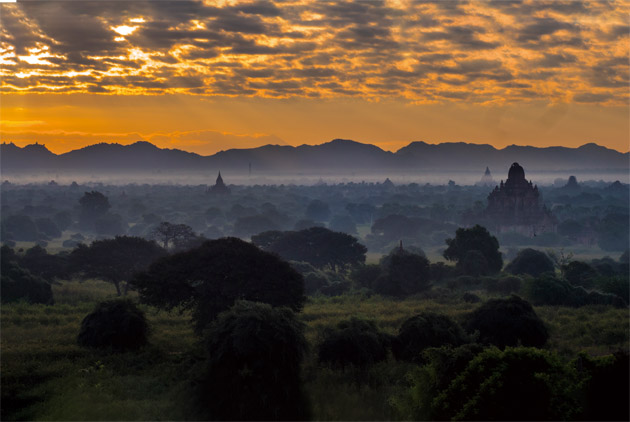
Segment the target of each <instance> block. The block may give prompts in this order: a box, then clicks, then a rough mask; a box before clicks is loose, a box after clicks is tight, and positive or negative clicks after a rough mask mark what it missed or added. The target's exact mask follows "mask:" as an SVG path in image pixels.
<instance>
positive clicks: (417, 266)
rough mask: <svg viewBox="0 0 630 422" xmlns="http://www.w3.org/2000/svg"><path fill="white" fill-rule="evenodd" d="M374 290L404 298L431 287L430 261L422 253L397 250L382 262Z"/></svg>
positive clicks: (374, 283)
mask: <svg viewBox="0 0 630 422" xmlns="http://www.w3.org/2000/svg"><path fill="white" fill-rule="evenodd" d="M380 265H381V275H380V276H379V277H377V278H376V280H374V282H373V289H374V291H376V292H377V293H380V294H382V295H385V296H397V297H404V296H408V295H413V294H416V293H420V292H422V291H424V290H427V289H428V288H430V287H431V282H430V276H431V272H430V267H429V260H428V259H427V258H426V257H425V256H424V254H421V253H414V252H410V251H407V250H406V249H402V248H396V249H394V250H393V251H392V252H391V253H390V254H389V255H386V256H385V257H383V259H382V260H381V264H380Z"/></svg>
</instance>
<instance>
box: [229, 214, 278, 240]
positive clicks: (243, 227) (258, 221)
mask: <svg viewBox="0 0 630 422" xmlns="http://www.w3.org/2000/svg"><path fill="white" fill-rule="evenodd" d="M276 229H278V225H276V224H275V223H274V222H273V221H271V220H270V219H269V218H267V217H265V216H264V215H252V216H249V217H241V218H239V219H237V220H236V222H235V223H234V234H235V235H237V236H241V237H249V236H251V235H252V234H256V233H261V232H265V231H273V230H276Z"/></svg>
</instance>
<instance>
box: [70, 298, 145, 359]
mask: <svg viewBox="0 0 630 422" xmlns="http://www.w3.org/2000/svg"><path fill="white" fill-rule="evenodd" d="M148 335H149V325H148V324H147V320H146V318H145V316H144V313H143V312H142V311H141V310H140V309H138V307H137V306H136V305H135V304H134V303H133V302H131V301H130V300H120V299H117V300H108V301H105V302H101V303H99V304H98V305H96V308H94V310H93V311H92V312H90V313H89V314H88V315H87V316H86V317H85V318H83V321H82V322H81V329H80V331H79V335H78V337H77V342H78V343H79V345H81V346H84V347H92V348H96V349H111V350H114V351H126V350H135V349H139V348H141V347H142V346H144V345H145V344H147V337H148Z"/></svg>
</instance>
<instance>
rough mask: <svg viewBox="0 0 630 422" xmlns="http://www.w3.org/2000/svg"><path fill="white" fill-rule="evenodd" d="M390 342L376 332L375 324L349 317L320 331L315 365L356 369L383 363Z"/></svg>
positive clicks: (386, 336) (371, 321)
mask: <svg viewBox="0 0 630 422" xmlns="http://www.w3.org/2000/svg"><path fill="white" fill-rule="evenodd" d="M390 342H391V339H390V337H389V336H388V335H386V334H384V333H382V332H380V331H379V329H378V327H377V326H376V322H374V321H373V320H366V319H361V318H356V317H352V318H350V319H349V320H344V321H341V322H339V323H338V324H337V326H336V327H329V328H328V329H326V330H325V331H324V334H323V338H322V341H321V343H320V344H319V347H318V351H317V357H318V360H319V362H322V363H328V364H330V365H332V366H334V367H339V368H345V367H346V366H349V365H355V366H357V367H360V368H365V367H367V366H370V365H373V364H374V363H377V362H381V361H384V360H385V359H386V358H387V349H388V347H389V344H390Z"/></svg>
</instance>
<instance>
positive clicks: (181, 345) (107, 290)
mask: <svg viewBox="0 0 630 422" xmlns="http://www.w3.org/2000/svg"><path fill="white" fill-rule="evenodd" d="M53 290H54V295H55V301H56V304H55V305H52V306H44V305H29V304H24V303H17V304H9V305H3V306H2V313H1V321H2V336H1V350H2V356H1V357H2V361H1V369H2V378H1V382H2V419H3V420H182V419H189V418H192V417H194V416H193V415H192V414H191V412H190V411H189V408H188V404H187V403H188V400H187V393H186V391H187V388H188V382H189V381H188V379H189V377H190V371H191V370H193V368H194V363H195V362H197V361H198V360H199V356H200V351H199V349H198V346H197V344H196V342H197V337H196V336H195V335H194V334H193V331H192V329H191V326H190V324H189V316H188V315H187V314H183V315H180V314H178V313H166V312H156V311H155V310H154V309H153V308H146V307H144V308H143V309H144V310H145V312H146V314H147V317H148V320H149V323H150V325H151V329H152V333H151V336H150V343H151V344H150V346H148V347H146V348H145V349H143V350H142V351H139V352H129V353H123V354H107V353H102V352H97V351H93V350H87V349H83V348H80V347H79V346H78V345H77V344H76V336H77V334H78V330H79V325H80V323H81V320H82V318H83V317H84V316H85V315H86V314H87V313H89V312H90V311H91V310H92V308H93V307H94V305H95V304H96V303H97V302H98V301H99V300H102V299H105V298H109V297H114V295H115V289H114V287H113V285H111V284H107V283H104V282H100V281H89V282H84V283H79V282H65V283H62V284H59V285H55V286H54V289H53ZM476 306H477V305H472V304H467V303H462V302H458V301H456V300H440V301H439V302H437V301H435V300H430V299H423V298H416V299H406V300H400V301H395V300H389V299H383V298H381V297H378V296H373V297H363V296H340V297H335V298H324V297H321V298H319V297H318V298H311V299H310V300H309V302H308V303H307V305H306V306H305V309H304V311H303V312H302V313H301V314H300V318H301V319H302V320H303V321H304V322H305V323H306V324H307V333H306V335H307V339H308V340H309V342H310V344H311V345H312V347H311V352H310V354H309V355H308V357H307V359H306V360H305V363H304V382H305V390H306V392H307V394H308V396H309V399H310V402H311V406H312V413H313V419H315V420H386V419H387V420H391V419H396V418H397V415H396V414H395V413H393V410H392V408H391V407H390V405H389V403H390V401H391V398H392V397H393V396H396V395H397V394H400V392H401V391H403V390H404V389H405V388H407V385H406V382H407V381H406V377H405V375H406V374H407V373H408V372H409V371H410V370H411V367H410V365H409V364H406V363H399V362H395V361H394V360H393V359H391V358H390V359H389V360H388V361H387V362H384V363H381V364H378V365H375V366H374V367H372V368H371V369H370V370H368V371H358V370H354V369H347V370H345V371H341V370H332V369H330V368H325V367H321V366H320V365H318V364H317V363H316V360H315V353H314V351H315V347H314V345H316V344H317V341H318V338H319V335H320V333H321V331H322V329H323V328H324V327H326V326H329V325H333V324H335V323H337V322H338V321H340V320H342V319H345V318H347V317H349V316H353V315H361V316H364V317H367V318H374V319H375V320H376V321H377V322H378V325H379V326H380V327H381V328H382V329H383V330H384V331H387V332H389V333H392V334H395V333H396V331H397V330H398V328H399V327H400V325H401V324H402V322H403V321H404V320H405V319H406V318H409V317H410V316H412V315H414V314H415V313H417V312H419V311H423V310H430V311H435V312H441V313H445V314H448V315H450V316H452V317H453V318H455V319H460V318H461V317H462V316H463V315H464V314H466V313H467V312H470V311H471V310H472V309H474V307H476ZM536 312H537V313H538V315H539V316H540V317H541V318H542V319H543V320H544V321H545V323H546V325H547V327H548V329H549V331H550V335H551V338H550V341H549V344H548V348H550V349H552V350H556V351H558V353H559V354H560V355H561V356H562V357H564V358H566V359H570V358H572V357H574V356H575V355H576V354H577V353H578V352H579V351H581V350H585V351H587V352H588V353H589V354H592V355H603V354H608V353H610V352H611V351H613V350H615V349H616V348H619V347H623V348H628V311H627V309H614V308H612V307H607V306H587V307H583V308H578V309H574V308H564V307H537V308H536Z"/></svg>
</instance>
